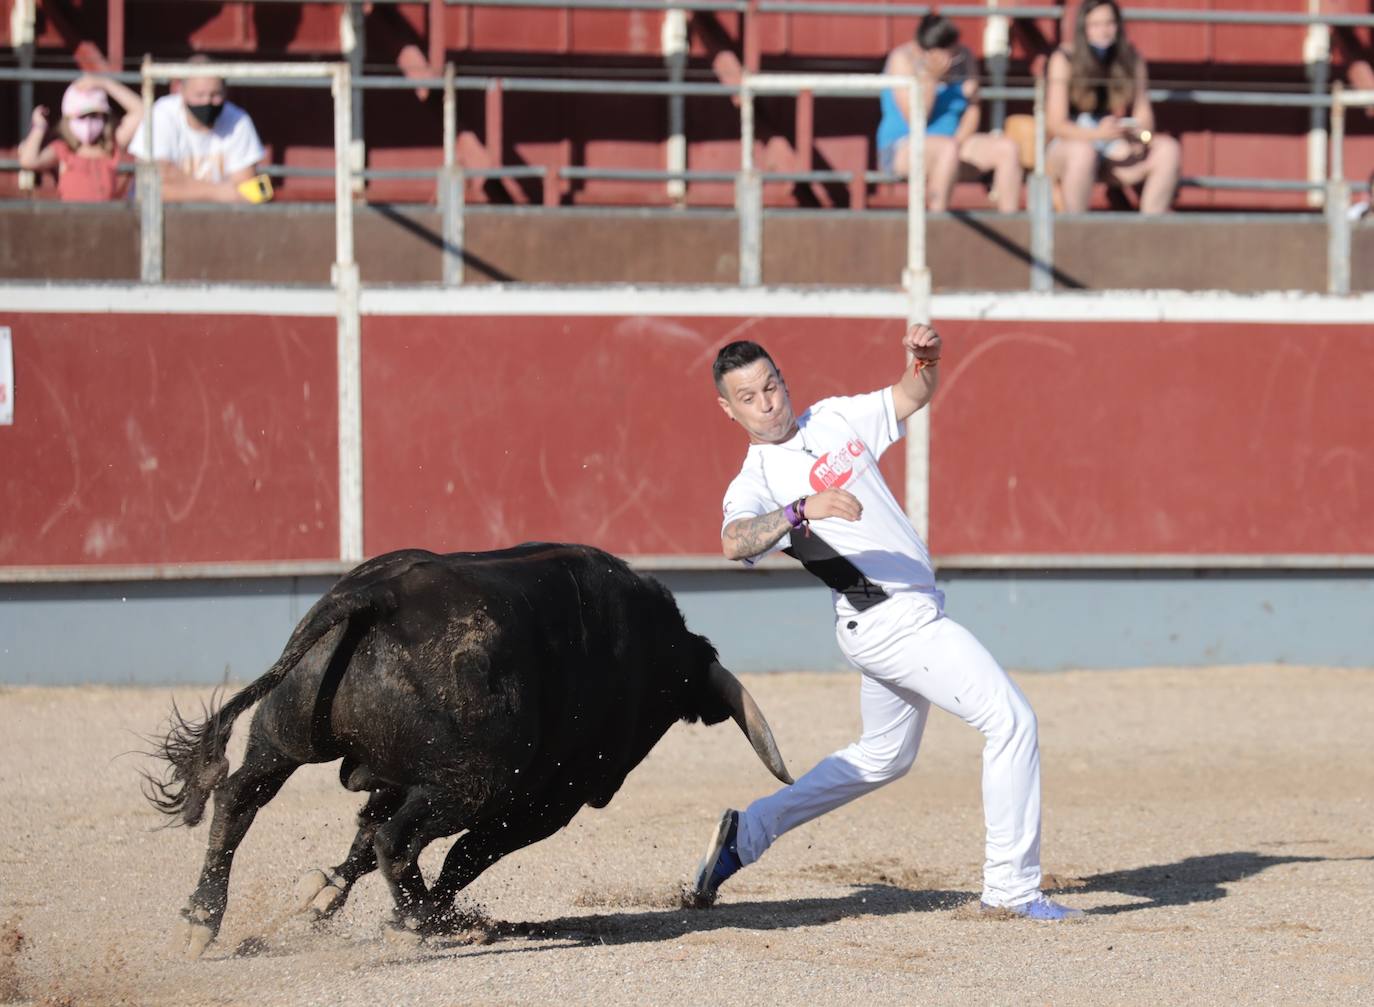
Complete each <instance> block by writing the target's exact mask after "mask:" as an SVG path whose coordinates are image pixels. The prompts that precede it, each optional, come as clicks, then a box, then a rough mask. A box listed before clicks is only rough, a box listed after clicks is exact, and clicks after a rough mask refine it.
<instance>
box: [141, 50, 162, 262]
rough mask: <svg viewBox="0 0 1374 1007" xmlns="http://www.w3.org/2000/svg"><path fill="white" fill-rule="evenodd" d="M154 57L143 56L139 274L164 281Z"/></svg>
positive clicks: (160, 175) (160, 177) (160, 174)
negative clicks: (154, 92) (154, 140)
mask: <svg viewBox="0 0 1374 1007" xmlns="http://www.w3.org/2000/svg"><path fill="white" fill-rule="evenodd" d="M152 66H153V58H152V57H151V56H149V55H147V54H146V53H145V54H144V56H143V82H142V86H141V90H142V92H143V109H144V113H143V139H144V141H145V142H146V143H147V144H148V146H147V147H146V148H145V150H144V153H145V154H147V157H140V158H139V160H138V164H137V166H136V167H135V168H134V187H135V191H136V192H137V193H138V258H139V267H138V276H139V279H140V280H142V281H143V282H144V283H161V282H162V278H163V252H162V239H163V235H164V233H165V231H164V227H163V212H162V170H161V169H160V168H159V167H158V164H157V158H156V157H154V156H153V150H154V149H155V148H154V147H153V118H154V116H153V77H152Z"/></svg>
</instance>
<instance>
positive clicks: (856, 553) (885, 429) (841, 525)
mask: <svg viewBox="0 0 1374 1007" xmlns="http://www.w3.org/2000/svg"><path fill="white" fill-rule="evenodd" d="M797 426H798V428H799V429H798V431H797V434H796V436H795V437H793V438H792V439H791V440H789V441H785V442H783V443H782V444H751V445H749V453H748V454H747V455H745V457H744V466H743V467H742V468H741V469H740V473H739V475H737V476H736V477H735V479H734V481H733V482H731V483H730V486H729V488H728V489H727V490H726V491H725V505H724V512H725V520H724V522H723V524H722V525H721V528H722V530H724V527H725V525H728V524H730V523H731V522H732V521H738V520H739V519H740V518H750V517H758V516H759V515H762V514H767V513H769V512H771V511H775V510H777V509H778V508H779V507H782V506H785V505H786V504H789V503H791V502H792V501H794V500H796V499H797V498H798V497H801V496H810V495H812V494H814V493H819V492H821V491H822V490H826V489H830V488H832V487H836V486H838V487H842V488H844V489H845V490H847V491H848V492H850V493H852V494H854V496H856V497H858V499H859V502H860V503H861V504H863V517H861V518H860V519H859V520H858V521H846V520H844V519H843V518H838V517H832V518H825V519H824V520H821V521H812V522H811V523H810V527H809V529H807V528H802V529H800V530H797V531H792V532H789V533H788V534H787V535H784V536H783V537H782V539H780V540H779V542H778V543H777V545H775V546H774V547H773V549H770V550H769V552H772V551H774V550H777V549H786V550H789V551H790V552H791V553H792V554H793V555H795V556H796V558H798V559H800V560H801V561H802V563H803V564H804V565H805V566H806V568H807V569H808V570H809V571H810V572H811V573H813V574H815V575H816V576H817V577H819V578H820V579H821V580H823V581H825V582H826V583H827V584H828V585H829V586H830V588H831V591H832V592H833V595H834V601H835V612H836V614H837V615H840V616H848V615H852V614H853V613H855V612H857V611H861V610H863V609H865V608H868V607H871V606H872V605H874V604H877V603H878V602H881V601H882V600H883V599H884V598H887V597H890V596H891V595H893V594H897V593H902V592H914V593H920V594H929V595H933V596H935V597H936V598H937V599H938V598H939V592H938V591H937V590H936V587H935V571H934V570H933V569H932V568H931V565H930V552H929V550H928V549H927V548H926V544H925V543H924V542H922V541H921V536H920V535H918V534H916V529H915V528H913V527H912V526H911V522H910V521H909V520H907V516H906V514H905V513H904V512H903V511H902V508H901V507H899V506H898V505H897V500H896V498H895V497H893V495H892V491H891V490H889V489H888V488H887V482H886V480H884V479H883V475H882V472H881V471H880V470H879V469H878V459H879V458H880V457H881V456H882V454H883V452H884V451H886V450H887V449H888V448H889V447H891V446H892V445H893V444H894V443H895V442H896V441H897V440H898V439H899V438H900V437H901V436H902V435H903V434H905V433H906V428H905V424H903V423H899V422H898V421H897V413H896V409H895V408H894V406H893V402H892V389H891V388H883V389H881V390H879V391H876V392H869V393H868V394H866V395H854V396H850V397H847V398H831V399H822V400H821V401H820V402H817V403H816V404H815V405H813V406H812V407H811V408H810V409H808V410H807V411H806V412H804V413H802V414H801V416H799V417H797ZM808 530H809V532H810V534H809V535H808V534H807V532H808ZM758 559H759V557H758V556H755V557H752V558H751V559H748V560H745V562H746V563H752V562H754V561H756V560H758ZM937 603H938V602H937Z"/></svg>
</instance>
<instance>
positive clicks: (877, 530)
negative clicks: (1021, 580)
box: [686, 325, 1082, 920]
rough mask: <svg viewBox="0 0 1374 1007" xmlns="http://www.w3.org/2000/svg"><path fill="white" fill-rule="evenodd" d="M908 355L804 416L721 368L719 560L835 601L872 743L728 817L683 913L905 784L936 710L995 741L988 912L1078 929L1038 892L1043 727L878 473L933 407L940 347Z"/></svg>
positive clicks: (776, 384)
mask: <svg viewBox="0 0 1374 1007" xmlns="http://www.w3.org/2000/svg"><path fill="white" fill-rule="evenodd" d="M902 345H903V346H904V347H905V348H906V349H907V350H908V351H910V352H911V354H912V355H913V357H914V363H913V365H912V366H910V367H908V368H906V369H905V371H904V372H903V374H902V377H901V379H900V380H899V381H898V382H897V383H896V384H894V385H892V386H891V387H890V388H883V389H880V390H878V391H875V392H870V393H868V394H866V395H855V396H851V397H846V398H830V399H822V400H821V401H820V402H817V403H816V404H815V405H813V406H812V407H811V408H810V409H808V410H806V411H805V412H804V413H802V414H801V415H800V416H797V415H795V414H794V413H793V411H792V405H791V402H790V400H789V398H788V393H787V385H786V383H785V382H784V381H783V379H782V374H781V372H779V371H778V369H777V367H776V365H775V364H774V363H773V360H772V358H771V357H770V356H769V355H768V353H767V351H766V350H764V349H763V347H761V346H759V345H758V344H757V343H752V342H736V343H731V344H730V345H728V346H726V347H725V348H724V349H722V350H721V351H720V353H719V355H718V356H717V357H716V362H715V367H714V374H715V380H716V389H717V391H718V392H719V396H720V398H719V401H720V407H721V409H723V410H724V411H725V413H726V415H727V416H729V417H730V418H731V419H732V420H734V421H735V422H736V423H738V424H739V425H740V426H741V427H743V428H744V430H745V432H746V433H747V434H748V435H749V452H748V454H747V455H746V456H745V459H744V466H743V468H742V469H741V470H740V473H739V475H738V476H736V477H735V479H734V481H733V482H732V483H731V484H730V487H729V489H728V490H727V491H726V494H725V507H724V512H725V520H724V525H723V528H722V531H721V545H722V548H723V549H724V552H725V555H726V557H727V558H729V559H733V560H742V561H744V562H745V563H753V562H755V561H756V560H758V559H759V558H760V557H762V556H764V555H766V554H768V553H770V552H773V551H774V550H777V549H782V550H783V551H785V552H787V553H789V554H790V555H792V556H793V557H795V558H796V559H798V560H800V561H801V563H802V564H803V565H804V566H805V567H806V569H807V570H808V571H810V572H811V573H813V574H814V575H815V576H817V577H818V578H819V579H821V580H822V581H824V582H825V583H826V584H827V585H828V586H829V587H830V589H831V591H832V592H833V595H834V601H835V631H836V637H837V639H838V641H839V645H840V650H841V651H842V652H843V653H844V655H845V657H846V658H847V659H848V660H849V662H850V663H851V664H853V665H854V666H855V667H856V668H858V669H859V671H861V672H862V673H863V679H862V685H861V689H860V693H859V703H860V710H861V713H862V717H863V734H862V736H861V737H860V738H859V740H858V741H856V742H854V743H853V744H852V745H850V746H848V747H847V748H843V749H841V750H840V751H838V752H835V753H834V754H833V755H829V756H827V757H826V758H824V759H822V760H821V761H820V762H819V763H818V764H817V765H816V766H815V768H813V769H812V770H811V771H810V772H808V773H807V774H806V775H805V776H803V777H802V778H801V779H799V780H797V781H796V783H794V784H792V785H790V786H787V787H783V788H782V789H781V790H779V791H777V792H776V793H774V794H772V795H770V796H768V797H764V798H760V799H759V800H757V801H755V802H754V803H753V804H751V805H750V806H749V807H748V808H746V809H745V810H744V811H735V810H727V811H726V812H725V813H724V815H722V816H721V820H720V822H719V824H718V825H717V826H716V829H715V832H714V833H713V834H712V836H711V842H710V844H709V845H708V847H707V851H706V855H705V857H703V858H702V862H701V864H700V866H699V867H698V868H697V872H696V875H695V877H694V879H693V882H692V885H691V887H690V888H689V889H688V891H687V892H686V897H687V902H688V903H689V904H693V905H697V906H703V907H704V906H709V905H711V904H713V903H714V902H715V899H716V892H717V889H718V888H719V887H720V885H721V883H722V882H724V881H725V880H726V879H727V878H729V877H730V876H731V875H733V874H734V873H735V872H736V871H738V870H739V869H740V868H741V867H743V866H746V865H748V864H752V863H753V862H754V861H755V860H757V859H758V858H759V857H761V856H762V855H763V853H764V851H765V850H767V849H768V847H769V846H771V845H772V844H773V841H774V840H776V839H777V838H778V837H779V836H781V835H782V834H783V833H785V832H788V831H790V830H792V829H794V828H796V827H797V826H798V825H801V824H803V823H804V822H808V821H810V820H811V819H813V818H816V817H818V816H819V815H823V814H825V813H826V812H827V811H830V810H832V809H834V808H837V807H839V806H840V805H842V804H845V803H847V802H849V801H852V800H853V799H854V798H856V797H859V796H861V795H863V794H866V793H868V792H869V791H870V790H873V789H875V788H877V787H880V786H882V785H883V784H884V783H890V782H891V781H892V780H895V779H897V778H898V777H899V776H901V775H902V774H903V773H905V772H906V771H907V770H908V769H910V768H911V764H912V763H913V762H914V761H915V759H916V752H917V750H918V749H919V748H920V744H921V734H922V732H923V731H924V729H925V723H926V717H927V716H928V714H929V713H930V707H931V705H932V704H934V705H935V706H938V707H939V708H940V709H942V710H948V711H949V712H950V713H952V714H954V715H955V716H956V717H959V718H960V719H961V720H963V721H964V722H965V723H968V724H971V725H972V726H974V727H976V728H977V729H978V730H979V731H981V732H982V733H983V735H984V737H985V738H986V744H985V745H984V747H983V817H984V820H985V822H986V825H987V855H986V859H985V862H984V868H983V895H982V905H983V907H984V908H985V909H988V910H1009V911H1011V912H1012V913H1015V914H1017V915H1019V916H1025V917H1029V918H1031V919H1037V920H1062V919H1068V918H1070V917H1074V916H1081V915H1082V911H1081V910H1077V909H1070V908H1068V907H1067V906H1063V905H1060V904H1059V903H1057V902H1054V901H1052V900H1050V899H1049V898H1047V897H1046V896H1045V895H1044V894H1042V893H1041V891H1040V755H1039V749H1038V746H1037V741H1036V722H1035V714H1034V712H1033V711H1032V710H1031V708H1030V704H1029V703H1028V702H1027V701H1026V697H1025V696H1024V695H1022V693H1021V690H1020V689H1018V688H1017V687H1016V684H1015V683H1014V682H1013V681H1012V680H1011V679H1010V678H1009V677H1008V676H1007V674H1006V672H1005V671H1003V670H1002V668H1001V667H1000V666H999V665H998V663H997V662H996V661H995V660H994V659H993V657H992V655H990V654H989V653H988V652H987V651H986V650H985V649H984V648H983V646H982V645H981V644H980V643H979V642H978V641H977V640H976V639H975V638H974V637H973V634H971V633H970V632H969V631H968V630H966V629H964V627H963V626H960V625H959V624H958V623H956V622H954V621H953V620H952V619H949V618H947V617H946V616H945V614H944V596H943V595H942V594H941V593H940V591H938V590H937V589H936V587H935V574H934V571H933V570H932V568H931V565H930V554H929V552H928V551H927V549H926V545H925V543H924V542H923V541H921V537H920V536H919V535H918V534H916V531H915V529H913V528H912V527H911V523H910V522H909V521H908V520H907V518H906V515H905V514H904V513H903V511H902V509H901V507H899V506H898V505H897V501H896V499H895V498H894V497H893V496H892V493H891V491H890V490H889V489H888V487H887V483H886V482H885V481H884V480H883V477H882V473H881V472H880V471H879V469H878V458H879V457H880V456H881V455H882V453H883V452H884V451H885V450H887V448H889V447H891V446H892V444H894V443H895V442H896V441H897V440H898V439H899V438H900V437H901V436H902V435H903V434H904V433H905V432H906V431H905V426H904V423H905V420H906V419H907V417H909V416H910V415H911V414H912V413H914V412H916V410H918V409H920V408H922V407H923V406H925V405H926V404H927V403H929V402H930V400H931V397H932V396H933V395H934V394H935V385H936V375H937V374H938V369H937V367H936V364H937V362H938V361H939V359H940V347H941V343H940V337H939V335H938V334H937V333H936V332H935V330H934V329H932V328H930V327H929V326H926V325H916V326H913V327H912V328H911V329H910V330H908V332H907V333H906V335H905V337H904V338H903V340H902Z"/></svg>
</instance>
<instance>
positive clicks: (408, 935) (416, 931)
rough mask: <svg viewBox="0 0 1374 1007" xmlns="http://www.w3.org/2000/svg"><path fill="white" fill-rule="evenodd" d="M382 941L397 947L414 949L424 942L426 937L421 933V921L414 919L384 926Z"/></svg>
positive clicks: (390, 922) (391, 922)
mask: <svg viewBox="0 0 1374 1007" xmlns="http://www.w3.org/2000/svg"><path fill="white" fill-rule="evenodd" d="M382 939H383V940H385V941H386V942H387V943H388V944H391V945H394V946H396V947H404V948H413V947H415V946H416V945H417V944H419V943H421V942H422V941H423V940H424V935H423V934H421V933H420V921H419V920H417V919H414V918H413V917H412V918H407V919H404V920H399V919H397V920H390V921H388V922H386V923H384V924H382Z"/></svg>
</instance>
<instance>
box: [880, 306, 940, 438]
mask: <svg viewBox="0 0 1374 1007" xmlns="http://www.w3.org/2000/svg"><path fill="white" fill-rule="evenodd" d="M902 346H903V348H905V349H906V350H907V351H908V352H910V353H911V354H912V356H913V358H914V359H913V361H912V363H910V364H907V366H906V370H904V371H903V372H902V377H901V379H900V380H899V381H898V382H897V383H896V384H895V385H893V386H892V406H893V409H894V411H895V412H896V413H897V422H898V423H900V422H901V421H902V420H904V419H906V418H907V417H908V416H910V415H911V414H912V413H914V412H916V410H918V409H920V408H921V407H922V406H925V405H926V404H928V403H929V402H930V400H931V399H932V398H934V397H935V385H936V382H937V376H938V375H939V373H940V371H939V368H938V367H937V366H936V365H935V362H936V361H938V360H939V359H940V349H941V346H942V344H941V342H940V334H939V333H938V332H936V331H935V330H934V329H933V328H931V327H930V326H929V325H913V326H912V327H911V328H909V329H907V330H906V335H905V336H903V337H902Z"/></svg>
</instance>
